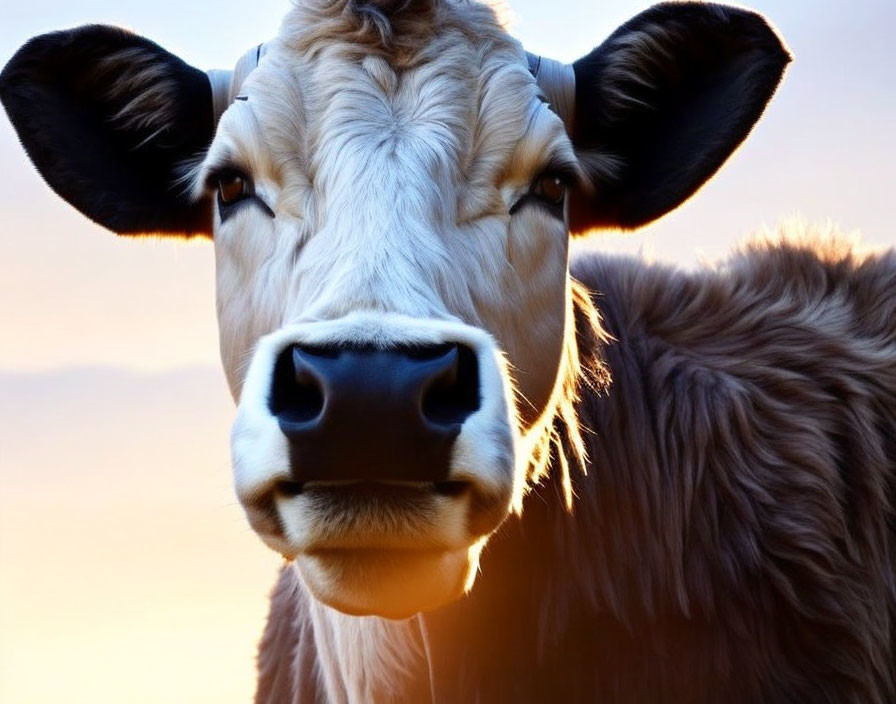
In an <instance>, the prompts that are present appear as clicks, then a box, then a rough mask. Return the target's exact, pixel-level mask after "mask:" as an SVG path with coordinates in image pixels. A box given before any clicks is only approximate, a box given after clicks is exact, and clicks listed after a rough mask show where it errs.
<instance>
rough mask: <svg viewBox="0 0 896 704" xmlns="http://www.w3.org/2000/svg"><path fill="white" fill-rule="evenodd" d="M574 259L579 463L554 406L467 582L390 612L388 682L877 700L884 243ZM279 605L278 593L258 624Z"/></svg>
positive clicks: (888, 339) (488, 694) (889, 356)
mask: <svg viewBox="0 0 896 704" xmlns="http://www.w3.org/2000/svg"><path fill="white" fill-rule="evenodd" d="M573 270H574V273H575V274H576V275H577V276H578V277H579V278H580V279H581V280H583V281H585V282H586V283H587V285H588V286H589V288H591V289H592V290H594V291H600V295H599V296H596V297H595V298H594V299H593V302H594V303H596V306H597V310H598V311H599V312H600V316H601V317H602V319H603V321H604V324H605V326H606V329H607V331H608V332H609V333H610V334H611V335H612V336H613V340H612V341H610V342H609V344H607V336H606V334H605V333H604V332H603V330H602V328H601V327H600V326H599V325H597V324H596V323H597V322H598V320H599V318H598V317H597V316H596V314H595V308H594V306H593V305H592V304H591V303H589V301H588V299H587V298H584V299H583V298H578V299H577V300H578V305H577V316H576V317H577V326H578V327H577V332H578V340H577V343H578V346H579V350H580V354H581V357H580V360H579V375H578V379H579V380H580V383H579V386H578V388H577V390H578V393H579V396H580V398H579V400H578V402H577V403H576V404H575V412H577V413H578V419H577V422H578V423H580V424H581V427H583V428H586V430H584V431H583V432H584V435H583V437H582V439H583V440H584V446H585V448H587V450H588V454H589V460H588V462H587V463H586V465H585V466H586V467H587V474H584V473H582V472H579V471H577V470H573V471H568V473H567V470H565V469H564V460H563V459H561V457H562V456H563V455H561V454H560V453H561V451H562V452H563V453H564V454H565V456H566V457H570V456H572V457H575V456H581V455H580V452H581V451H580V449H576V448H575V447H574V446H575V445H576V444H577V443H578V440H574V439H570V436H569V434H568V432H567V431H568V428H567V427H565V426H566V424H567V423H570V422H573V420H574V416H569V415H564V413H563V412H562V411H558V416H557V418H556V420H557V424H556V425H555V427H554V429H553V431H552V434H551V435H548V436H546V437H548V438H549V439H547V440H545V443H546V444H547V445H549V444H550V443H554V449H553V451H552V452H549V455H550V460H551V461H549V462H548V463H547V464H548V465H550V467H551V471H547V465H543V466H542V471H541V474H540V481H539V482H538V483H537V484H535V485H534V486H533V488H532V489H531V490H530V492H529V494H528V495H527V497H526V499H525V503H524V508H523V512H522V515H521V516H512V517H511V518H510V519H509V520H508V521H507V522H506V523H505V524H504V526H503V527H502V528H501V530H500V531H499V532H498V533H497V534H496V535H495V536H494V537H493V538H492V540H491V541H490V542H489V544H488V546H487V549H486V550H485V552H484V554H483V557H482V574H481V576H480V578H479V580H478V581H477V583H476V586H475V588H474V589H473V591H472V592H471V593H470V595H469V596H467V597H466V598H464V599H462V600H460V601H458V602H456V603H454V604H452V605H450V606H448V607H445V608H443V609H440V610H438V611H436V612H433V613H429V614H425V615H423V616H421V617H419V619H418V620H416V621H415V620H412V621H409V622H400V623H395V622H387V623H391V625H390V626H389V628H390V633H389V634H387V635H386V636H385V637H387V639H388V640H390V641H391V642H392V644H393V645H392V646H390V647H391V648H392V651H391V652H394V648H395V643H396V642H397V643H404V645H403V646H402V648H403V650H402V652H403V653H405V654H406V655H407V654H410V655H411V659H410V660H407V659H398V660H394V661H393V663H392V665H393V666H394V667H395V668H396V669H395V670H394V672H398V673H402V672H403V673H405V674H404V675H403V676H402V677H399V678H392V679H391V680H390V681H391V682H393V683H394V682H396V681H405V682H407V683H408V686H409V687H412V688H413V689H409V690H407V691H411V692H414V693H415V696H418V697H420V698H419V699H417V700H419V701H426V700H427V697H426V691H427V690H429V692H430V694H429V699H430V700H431V701H433V702H445V703H448V702H457V701H481V702H501V701H515V702H539V701H549V700H553V701H583V702H584V701H612V702H683V701H686V702H705V703H707V704H709V703H710V702H718V701H723V700H724V701H733V702H744V703H746V702H756V701H770V702H778V701H782V702H783V701H832V702H833V701H836V702H857V703H858V702H879V703H881V704H884V703H885V702H890V701H893V699H894V696H896V664H894V663H896V659H894V653H896V572H894V568H893V560H892V557H893V555H894V554H896V534H894V530H893V526H894V525H896V523H894V509H893V496H894V495H896V472H894V467H896V442H894V440H893V438H894V437H896V432H894V429H896V411H894V409H896V367H894V365H893V361H892V360H893V359H896V343H894V342H893V341H894V340H896V322H894V321H896V296H894V293H893V292H894V291H896V285H894V281H896V274H894V272H896V258H894V256H893V254H887V255H882V256H878V255H871V256H865V255H859V254H857V253H856V252H855V250H853V249H852V248H851V247H850V246H849V245H848V244H846V243H844V242H843V241H842V240H837V239H811V240H810V239H806V240H803V239H797V240H795V241H791V242H784V243H769V244H764V245H757V246H754V247H753V248H751V249H748V250H746V251H745V252H743V253H742V254H740V255H738V256H735V257H733V258H732V259H731V260H729V261H728V262H727V263H726V264H724V265H723V266H721V267H719V268H718V269H716V270H709V271H703V272H699V273H695V274H686V273H682V272H678V271H674V270H670V269H667V268H664V267H651V266H645V265H644V264H643V262H638V261H636V260H625V259H617V258H612V257H598V256H589V257H584V258H581V259H580V260H579V261H578V262H577V264H576V266H574V267H573ZM807 350H812V351H813V354H807ZM608 372H609V374H610V375H611V376H612V381H613V383H612V386H611V387H609V389H607V388H605V387H602V386H601V384H602V383H603V382H604V381H606V378H607V373H608ZM589 374H590V375H591V376H592V381H590V382H587V383H586V382H585V375H589ZM571 378H572V377H570V379H571ZM595 379H596V380H597V381H594V380H595ZM565 464H566V465H568V464H569V463H568V461H566V463H565ZM567 483H568V485H569V486H568V488H567V486H565V485H566V484H567ZM569 492H571V493H572V495H573V497H574V499H573V509H572V511H570V510H569V509H568V507H567V496H568V493H569ZM283 579H284V580H285V581H286V582H294V580H295V576H294V575H292V571H291V570H290V569H288V568H287V569H286V570H285V572H284V578H283ZM296 593H297V594H299V598H300V599H307V597H306V596H302V595H301V589H300V588H298V589H296ZM289 608H294V607H291V606H289V605H288V604H287V603H286V602H284V601H279V603H278V599H277V595H275V599H274V604H273V607H272V614H271V620H270V623H269V626H268V633H269V634H270V633H272V632H274V631H275V630H276V627H277V624H278V623H279V622H280V617H279V613H278V610H279V611H282V612H283V613H285V614H286V618H287V620H288V619H289V618H290V615H289V611H288V609H289ZM332 615H333V617H334V618H336V619H339V618H345V617H340V616H339V615H336V614H335V613H333V614H332ZM299 623H300V622H299ZM378 623H379V624H382V623H383V622H378ZM305 627H306V628H307V626H305ZM378 627H381V626H378ZM296 631H298V627H297V628H296ZM381 635H383V633H381ZM313 637H314V638H315V639H318V638H326V637H327V636H326V635H321V633H318V632H315V633H314V636H313ZM284 642H285V643H287V645H286V647H287V648H290V649H295V648H296V645H295V643H296V640H295V639H294V640H293V641H284ZM364 642H365V641H364V640H363V639H361V640H358V641H357V643H364ZM266 647H267V649H266ZM316 647H317V649H318V652H321V644H320V643H318V644H317V646H316ZM298 651H299V652H304V651H302V649H301V648H298ZM283 652H284V651H283V650H282V649H280V647H278V646H276V645H273V644H270V643H267V644H266V646H265V645H263V647H262V656H261V657H262V664H263V666H264V665H268V666H269V665H270V664H271V663H274V662H277V661H278V658H282V654H283ZM290 652H292V650H290ZM384 652H390V650H389V649H385V648H383V644H382V643H380V644H379V645H378V646H375V647H373V646H372V647H369V648H367V649H364V648H362V649H361V650H356V651H355V654H356V655H357V657H358V658H365V657H366V658H370V660H369V662H375V663H376V664H377V666H381V665H382V664H383V661H382V654H383V653H384ZM278 653H279V655H278ZM306 657H307V655H306ZM337 661H338V658H337ZM288 665H289V667H292V661H288ZM317 667H318V668H319V667H320V663H318V665H317ZM327 667H332V663H330V664H328V665H327ZM402 668H404V669H402ZM342 674H343V675H344V676H349V678H350V677H351V673H347V672H344V673H342ZM355 674H357V673H355ZM292 676H293V677H296V678H298V679H299V680H302V681H304V682H306V683H307V682H308V679H309V677H310V675H309V671H308V670H307V669H305V670H304V671H300V670H293V673H292ZM270 681H271V678H270V677H268V678H265V676H264V667H263V669H262V690H260V691H263V692H268V693H269V692H270V691H271V690H270V688H269V684H270ZM321 691H324V690H321ZM326 691H327V692H328V693H331V692H332V690H331V689H330V688H326ZM421 692H422V694H421ZM375 694H376V695H377V696H375V697H373V700H377V701H391V700H393V699H394V700H396V701H400V700H402V696H403V692H397V691H395V690H394V689H390V688H389V687H385V688H384V689H379V690H377V692H376V693H375ZM336 700H337V701H351V700H352V698H351V697H350V696H349V697H342V698H340V697H339V696H337V697H336ZM258 701H261V702H264V701H269V702H273V701H283V699H279V700H278V699H276V698H275V697H274V698H271V697H268V698H265V697H260V698H259V700H258ZM298 701H310V700H306V699H302V698H299V699H298ZM358 701H360V699H358ZM415 701H416V700H415Z"/></svg>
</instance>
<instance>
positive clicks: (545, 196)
mask: <svg viewBox="0 0 896 704" xmlns="http://www.w3.org/2000/svg"><path fill="white" fill-rule="evenodd" d="M532 194H533V195H535V196H537V197H539V198H541V199H542V200H544V201H546V202H547V203H549V204H551V205H555V206H559V205H563V199H564V198H566V182H565V181H564V180H563V179H562V178H561V177H560V176H557V175H553V174H545V175H544V176H540V177H539V178H538V180H537V181H536V182H535V183H534V184H532Z"/></svg>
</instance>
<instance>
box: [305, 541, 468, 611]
mask: <svg viewBox="0 0 896 704" xmlns="http://www.w3.org/2000/svg"><path fill="white" fill-rule="evenodd" d="M484 543H485V539H484V538H483V539H481V540H479V541H477V542H475V543H474V544H473V545H471V546H470V547H468V548H460V549H457V550H444V551H438V550H433V551H430V550H333V551H321V552H316V553H311V554H308V555H300V556H299V557H298V558H297V559H296V564H297V566H298V568H299V572H300V573H301V575H302V577H303V579H304V580H305V584H306V585H307V586H308V588H309V590H310V591H311V593H312V594H313V595H314V596H315V598H317V599H318V600H319V601H321V602H323V603H324V604H327V605H328V606H331V607H333V608H335V609H337V610H339V611H342V612H343V613H346V614H350V615H353V616H368V615H376V616H382V617H384V618H392V619H402V618H409V617H411V616H413V615H414V614H415V613H418V612H421V611H431V610H433V609H436V608H438V607H440V606H442V605H444V604H446V603H448V602H450V601H454V600H455V599H457V598H459V597H460V596H462V595H463V594H464V592H465V591H467V590H468V589H469V588H470V586H472V583H473V580H474V579H475V576H476V571H477V567H478V565H479V553H480V551H481V549H482V546H483V544H484Z"/></svg>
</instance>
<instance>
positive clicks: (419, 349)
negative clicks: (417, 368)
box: [402, 343, 457, 362]
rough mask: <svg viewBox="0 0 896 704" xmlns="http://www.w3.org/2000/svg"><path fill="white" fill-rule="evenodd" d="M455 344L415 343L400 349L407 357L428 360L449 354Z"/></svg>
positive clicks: (421, 360) (454, 347) (422, 360)
mask: <svg viewBox="0 0 896 704" xmlns="http://www.w3.org/2000/svg"><path fill="white" fill-rule="evenodd" d="M456 348H457V345H452V344H450V343H445V344H442V345H416V346H412V347H406V348H404V349H402V353H403V354H404V355H405V356H407V357H408V359H414V360H417V361H420V362H429V361H432V360H434V359H439V358H440V357H446V356H448V355H449V354H451V353H452V352H453V351H454V350H455V349H456Z"/></svg>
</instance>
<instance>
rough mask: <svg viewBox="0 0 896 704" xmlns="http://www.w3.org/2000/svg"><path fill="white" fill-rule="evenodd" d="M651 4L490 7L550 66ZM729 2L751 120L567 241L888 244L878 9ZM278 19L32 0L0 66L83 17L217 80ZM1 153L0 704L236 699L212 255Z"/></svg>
mask: <svg viewBox="0 0 896 704" xmlns="http://www.w3.org/2000/svg"><path fill="white" fill-rule="evenodd" d="M650 4H651V3H649V2H639V1H635V0H605V2H602V3H588V4H585V3H577V2H574V0H556V1H555V2H553V3H547V4H546V3H537V2H535V1H534V0H521V1H518V2H510V3H509V5H510V8H511V11H512V16H513V17H514V18H515V19H514V21H513V23H512V25H511V31H512V32H513V34H514V35H515V36H517V37H518V38H520V39H521V40H522V41H523V43H524V44H525V46H526V48H527V49H528V50H530V51H533V52H536V53H541V54H545V55H549V56H552V57H554V58H558V59H561V60H565V61H571V60H574V59H575V58H577V57H578V56H580V55H583V54H585V53H587V52H588V51H590V49H591V48H592V47H593V46H595V45H596V44H598V43H600V42H601V41H602V40H603V39H604V38H605V37H606V36H607V35H608V34H609V33H610V32H612V31H613V30H614V29H615V28H616V27H617V26H618V25H619V24H621V23H623V22H624V21H626V20H627V19H628V18H630V17H631V16H632V15H634V14H636V13H637V12H639V11H641V10H643V9H645V8H646V7H648V6H649V5H650ZM749 5H750V6H751V7H754V8H756V9H758V10H759V11H761V12H764V13H765V14H767V15H768V16H769V17H770V18H771V19H772V21H773V22H774V23H775V25H776V26H777V27H778V29H779V30H780V31H781V33H782V35H783V36H784V38H785V40H786V41H787V43H788V44H789V46H790V48H791V49H792V51H793V53H794V56H795V61H794V63H793V65H792V66H791V67H790V69H789V70H788V73H787V75H786V76H785V79H784V82H783V84H782V86H781V88H780V89H779V91H778V94H777V96H776V97H775V99H774V100H773V101H772V103H771V104H770V106H769V109H768V111H767V113H766V115H765V116H764V118H763V119H762V121H760V123H759V125H758V126H757V128H756V129H755V130H754V132H753V134H752V135H751V136H750V137H749V138H748V140H747V141H746V143H745V144H744V145H743V147H742V148H741V149H739V150H738V152H737V153H736V154H735V155H734V156H733V158H732V159H731V160H730V161H729V162H728V164H726V165H725V166H724V167H723V169H722V170H721V172H720V173H719V174H717V175H716V176H715V177H714V178H713V179H712V180H711V181H710V182H709V183H708V184H707V185H706V186H705V187H704V188H703V189H702V190H701V191H700V192H699V193H698V194H697V195H696V196H695V197H694V198H692V199H691V200H690V201H688V202H687V203H686V204H684V205H683V206H682V207H681V208H679V209H678V210H676V211H675V212H674V213H672V214H670V215H669V216H667V217H665V218H663V219H661V220H660V221H658V222H657V223H655V224H653V225H651V226H650V227H648V228H646V229H645V230H643V231H641V232H638V233H634V234H628V235H621V234H618V233H616V234H613V233H611V234H605V235H604V234H602V235H596V236H594V238H593V239H591V240H589V243H588V246H596V247H600V248H602V249H604V250H607V251H619V252H644V253H645V254H646V255H647V256H650V257H652V258H654V259H656V260H660V261H666V262H669V263H671V264H675V265H680V266H692V265H694V263H695V262H697V261H698V260H699V259H700V258H706V259H710V260H714V259H718V258H720V257H723V256H724V255H725V253H726V252H728V251H730V250H731V248H732V247H733V246H735V245H736V244H737V243H739V242H740V241H741V240H742V239H743V238H744V237H745V236H746V235H747V234H748V233H750V232H754V231H757V230H758V229H759V228H761V227H762V226H763V225H767V226H770V227H774V226H775V224H776V223H777V222H779V221H780V220H782V219H786V218H789V217H791V216H793V215H799V216H800V217H802V218H803V219H804V220H806V221H807V222H809V223H825V222H827V221H828V220H832V221H834V222H837V223H838V224H839V225H840V227H841V228H842V229H843V230H844V231H845V232H851V231H856V230H858V231H860V232H861V233H862V235H863V238H864V241H865V242H866V243H868V244H871V245H876V246H894V245H896V232H894V229H893V226H892V216H893V196H892V195H891V193H890V191H891V185H892V183H893V181H894V178H893V169H894V164H896V130H894V129H893V125H896V91H894V90H893V89H892V88H891V85H892V72H893V68H894V63H896V61H894V59H893V58H892V57H891V56H890V53H891V50H890V40H889V35H890V33H891V29H892V27H893V26H894V21H896V3H893V2H892V0H864V1H863V2H862V3H850V2H846V0H838V1H833V0H793V1H792V2H789V3H786V4H784V3H780V2H772V0H758V1H757V2H753V3H749ZM288 7H289V3H288V0H257V2H255V3H253V5H252V8H251V10H252V11H251V12H247V8H246V7H245V5H244V4H240V3H237V2H234V1H232V0H220V1H219V2H218V3H216V4H215V6H214V11H213V12H210V11H209V7H208V6H201V5H200V4H184V3H174V2H171V1H170V0H158V1H157V2H155V3H138V2H134V1H133V0H118V1H116V2H112V0H85V1H83V2H79V3H60V2H58V0H33V1H32V2H30V3H19V4H17V5H15V6H14V7H8V8H4V23H3V26H2V27H0V64H5V62H6V61H7V60H8V58H9V57H10V56H11V55H12V54H13V53H14V51H15V50H16V49H17V48H18V46H19V45H21V44H22V43H23V42H24V41H26V40H27V39H28V38H29V37H31V36H33V35H35V34H39V33H42V32H46V31H50V30H54V29H60V28H64V27H70V26H74V25H78V24H84V23H89V22H102V23H111V24H121V25H124V26H127V27H130V28H132V29H134V30H135V31H138V32H140V33H141V34H144V35H146V36H148V37H150V38H151V39H153V40H154V41H157V42H159V43H160V44H162V45H163V46H165V47H166V48H167V49H169V50H171V51H173V52H175V53H177V54H179V55H180V56H181V57H182V58H184V59H185V60H186V61H188V62H190V63H192V64H193V65H196V66H199V67H202V68H228V67H230V66H231V65H232V63H233V62H234V61H235V60H236V59H237V58H238V57H239V56H240V55H241V54H242V53H243V52H244V51H245V50H246V48H248V47H249V46H252V45H254V44H257V43H258V42H260V41H264V40H265V39H267V38H269V37H271V36H273V35H274V34H275V33H276V30H277V27H278V25H279V23H280V20H281V18H282V15H283V14H284V13H285V12H286V10H287V9H288ZM0 159H2V161H3V163H4V164H6V167H7V170H8V174H9V178H7V180H6V182H5V186H6V188H4V189H2V190H0V207H2V209H3V212H4V214H5V221H4V224H3V225H2V226H0V268H2V276H0V326H2V330H3V334H2V335H0V632H2V633H3V634H4V635H3V638H2V639H0V701H2V702H4V703H6V702H9V703H10V704H19V703H23V704H24V703H27V704H44V703H46V702H57V701H66V702H85V703H86V702H90V703H91V704H103V703H105V702H109V703H111V702H122V701H127V702H129V704H131V703H133V704H144V703H147V704H148V703H149V702H174V703H175V704H177V703H179V702H216V703H219V704H227V703H228V702H234V703H235V702H245V701H248V700H249V699H250V697H251V693H252V691H253V689H254V652H255V645H256V643H257V641H258V638H259V636H260V634H261V630H262V627H263V625H264V615H265V610H266V599H267V593H268V591H269V589H270V588H271V586H272V585H273V580H274V575H275V573H276V570H277V568H278V565H279V564H280V561H279V558H278V557H277V556H276V555H275V554H273V553H272V552H271V551H269V550H268V549H267V548H265V547H264V546H263V545H262V544H261V542H260V541H259V540H258V539H257V538H256V537H255V536H254V535H253V534H252V532H251V530H250V529H249V527H248V525H247V524H246V521H245V519H244V518H243V516H242V512H241V510H240V508H239V506H238V505H237V502H236V500H235V498H234V497H233V493H232V490H231V488H230V466H229V457H228V429H229V424H230V422H231V420H232V416H233V412H234V409H233V402H232V400H231V398H230V396H229V393H228V391H227V387H226V384H225V382H224V378H223V373H222V372H221V371H220V368H219V367H220V363H219V360H218V352H217V336H216V325H215V305H214V257H213V250H212V246H211V244H210V243H208V242H183V241H164V240H160V239H146V238H143V239H127V238H116V237H115V236H113V235H112V234H110V233H108V232H105V231H103V230H102V229H101V228H99V227H98V226H96V225H95V224H93V223H91V222H89V221H88V220H86V219H85V218H83V217H82V216H80V215H79V214H78V213H77V212H75V211H74V210H73V209H72V208H71V207H70V206H68V205H67V204H66V203H64V202H63V201H62V200H61V199H59V198H58V197H57V196H56V195H55V194H53V193H52V192H51V191H50V189H49V188H48V187H47V186H46V185H45V184H44V183H43V182H42V181H41V179H40V177H39V176H38V174H37V173H36V171H35V170H34V168H33V167H32V166H31V165H30V163H29V162H28V161H27V159H26V157H25V155H24V152H23V151H22V149H21V147H20V145H19V144H18V141H17V139H16V137H15V135H14V133H13V131H12V128H11V126H10V124H9V122H8V119H7V118H6V116H5V114H4V115H3V116H2V117H0Z"/></svg>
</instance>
